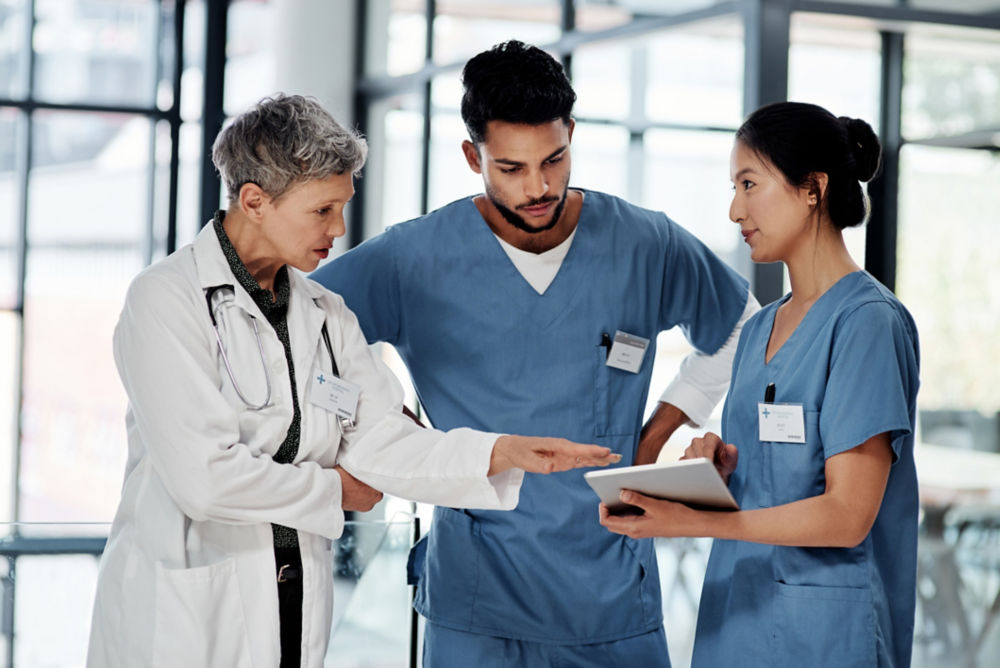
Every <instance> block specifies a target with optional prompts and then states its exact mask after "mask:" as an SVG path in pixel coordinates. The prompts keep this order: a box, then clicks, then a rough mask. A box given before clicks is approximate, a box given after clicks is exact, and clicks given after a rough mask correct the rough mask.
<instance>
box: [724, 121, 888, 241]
mask: <svg viewBox="0 0 1000 668" xmlns="http://www.w3.org/2000/svg"><path fill="white" fill-rule="evenodd" d="M736 139H737V141H741V142H743V144H744V145H745V146H747V147H748V148H749V149H750V150H752V151H754V152H755V153H756V154H757V155H759V156H761V157H764V158H766V159H767V160H768V161H770V162H771V163H772V164H773V165H774V166H775V167H777V168H778V169H779V170H781V172H782V174H784V175H785V179H786V180H787V181H788V182H789V183H790V184H791V185H793V186H804V185H806V184H807V183H808V182H809V176H810V174H813V173H818V172H822V173H825V174H826V175H827V178H828V181H827V187H826V196H825V197H823V196H822V194H820V193H817V195H818V196H819V201H820V204H821V205H822V203H823V200H824V199H825V200H826V209H827V212H828V213H829V215H830V221H831V222H832V223H833V224H834V226H835V227H837V228H838V229H844V228H845V227H854V226H856V225H860V224H861V223H863V222H865V219H866V218H867V217H868V212H869V206H868V197H867V195H866V194H865V191H864V189H863V188H862V187H861V183H859V182H868V181H870V180H871V179H872V178H874V177H875V175H876V174H877V173H878V170H879V167H880V164H881V160H882V145H881V144H880V143H879V140H878V137H876V136H875V131H874V130H872V127H871V126H870V125H869V124H868V123H866V122H865V121H863V120H861V119H859V118H848V117H847V116H841V117H840V118H837V117H836V116H834V115H833V114H831V113H830V112H829V111H827V110H826V109H824V108H823V107H820V106H817V105H815V104H806V103H804V102H776V103H774V104H769V105H765V106H763V107H761V108H760V109H758V110H757V111H755V112H753V113H752V114H750V116H749V118H747V120H746V121H744V123H743V125H742V126H740V129H739V130H737V131H736Z"/></svg>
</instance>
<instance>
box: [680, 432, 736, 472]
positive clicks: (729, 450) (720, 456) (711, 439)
mask: <svg viewBox="0 0 1000 668" xmlns="http://www.w3.org/2000/svg"><path fill="white" fill-rule="evenodd" d="M698 457H704V458H705V459H707V460H709V461H710V462H712V463H713V464H715V470H716V471H718V472H719V475H720V476H722V479H723V480H724V481H725V483H726V484H727V485H728V484H729V476H731V475H732V474H733V471H735V470H736V462H737V461H739V458H740V453H739V451H738V450H737V449H736V446H735V445H732V444H730V443H725V442H723V440H722V439H721V438H719V436H718V435H717V434H713V433H712V432H708V433H706V434H705V435H704V436H702V437H701V438H694V439H691V445H689V446H688V447H687V449H686V450H685V451H684V456H683V457H681V459H696V458H698Z"/></svg>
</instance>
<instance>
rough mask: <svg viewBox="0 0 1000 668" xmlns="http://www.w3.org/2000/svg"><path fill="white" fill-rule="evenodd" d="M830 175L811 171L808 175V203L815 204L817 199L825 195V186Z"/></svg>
mask: <svg viewBox="0 0 1000 668" xmlns="http://www.w3.org/2000/svg"><path fill="white" fill-rule="evenodd" d="M829 182H830V176H829V175H828V174H827V173H826V172H813V173H812V174H810V175H809V200H808V201H809V205H810V206H815V205H816V204H817V202H819V200H821V199H823V198H824V197H826V187H827V185H828V184H829Z"/></svg>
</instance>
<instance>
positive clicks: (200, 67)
mask: <svg viewBox="0 0 1000 668" xmlns="http://www.w3.org/2000/svg"><path fill="white" fill-rule="evenodd" d="M207 22H208V17H207V10H206V8H205V0H188V3H187V5H186V7H185V9H184V71H183V72H182V73H181V119H182V120H184V121H192V122H197V121H199V120H200V119H201V108H202V106H203V105H204V103H205V102H204V100H205V96H204V85H205V84H204V67H205V30H206V24H207ZM199 150H200V149H199Z"/></svg>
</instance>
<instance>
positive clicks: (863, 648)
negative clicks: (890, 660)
mask: <svg viewBox="0 0 1000 668" xmlns="http://www.w3.org/2000/svg"><path fill="white" fill-rule="evenodd" d="M774 585H775V587H776V596H775V597H774V601H775V603H774V606H775V610H774V626H773V628H772V629H771V643H772V656H775V657H784V658H785V660H786V661H788V662H789V663H787V664H786V663H781V664H780V665H796V666H818V667H819V666H836V667H837V668H847V667H849V666H858V667H861V666H874V665H876V664H877V656H876V646H875V635H876V634H875V608H874V605H873V603H872V594H871V590H869V589H868V588H867V587H825V586H823V587H821V586H813V585H790V584H785V583H784V582H775V583H774ZM776 665H778V664H776Z"/></svg>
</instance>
